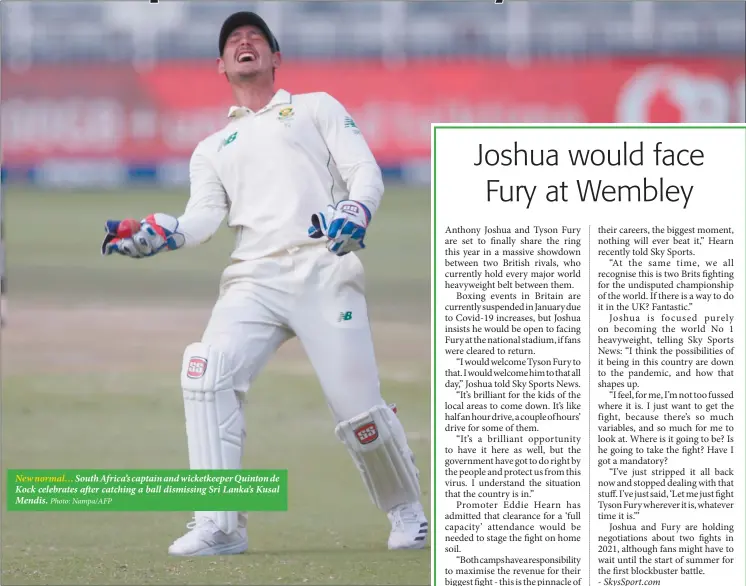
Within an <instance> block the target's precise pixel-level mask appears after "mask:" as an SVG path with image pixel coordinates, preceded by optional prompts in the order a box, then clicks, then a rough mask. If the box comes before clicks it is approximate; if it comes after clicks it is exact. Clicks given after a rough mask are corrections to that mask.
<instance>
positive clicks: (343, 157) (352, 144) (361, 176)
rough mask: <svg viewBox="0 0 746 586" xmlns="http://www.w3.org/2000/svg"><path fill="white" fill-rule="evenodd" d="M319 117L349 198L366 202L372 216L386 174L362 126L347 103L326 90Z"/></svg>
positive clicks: (320, 101) (317, 113)
mask: <svg viewBox="0 0 746 586" xmlns="http://www.w3.org/2000/svg"><path fill="white" fill-rule="evenodd" d="M316 119H317V123H318V127H319V131H320V132H321V134H322V136H323V137H324V141H325V142H326V146H327V147H328V148H329V152H330V153H331V156H332V158H333V160H334V163H335V165H336V167H337V169H338V170H339V174H340V175H341V176H342V179H344V181H345V183H346V184H347V189H348V190H349V192H350V199H351V200H354V201H359V202H360V203H362V204H363V205H365V207H367V208H368V210H369V211H370V213H371V216H373V215H374V214H375V213H376V210H377V209H378V206H379V205H380V203H381V199H382V198H383V191H384V188H383V178H382V175H381V168H380V167H379V166H378V163H377V162H376V159H375V157H374V156H373V153H372V152H371V150H370V147H369V146H368V143H367V142H366V140H365V138H363V135H362V133H361V132H360V129H359V128H358V127H357V125H356V124H355V121H354V120H353V119H352V116H350V114H349V113H348V112H347V110H346V109H345V107H344V106H343V105H342V104H341V103H339V101H337V100H336V99H335V98H334V97H332V96H331V95H329V94H326V93H322V94H320V99H319V101H318V105H317V110H316Z"/></svg>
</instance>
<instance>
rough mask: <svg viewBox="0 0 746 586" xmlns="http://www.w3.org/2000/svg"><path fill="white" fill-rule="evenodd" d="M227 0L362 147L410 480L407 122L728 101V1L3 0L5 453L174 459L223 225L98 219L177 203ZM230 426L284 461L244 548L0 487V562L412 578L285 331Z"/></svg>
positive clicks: (688, 113) (389, 386)
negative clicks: (372, 160)
mask: <svg viewBox="0 0 746 586" xmlns="http://www.w3.org/2000/svg"><path fill="white" fill-rule="evenodd" d="M242 9H254V10H256V11H257V12H259V13H260V14H262V15H263V16H264V17H265V18H266V20H267V21H268V23H269V24H270V26H271V27H272V28H273V29H274V31H275V33H276V35H277V36H278V38H279V40H280V44H281V46H282V49H283V53H284V56H285V59H286V61H285V65H284V66H283V67H282V69H281V70H280V71H279V72H278V83H279V85H280V86H282V87H284V88H286V89H288V90H290V91H291V92H295V93H299V92H304V91H327V92H329V93H331V94H333V95H335V96H336V97H337V98H338V99H340V100H341V101H342V102H343V103H344V104H345V105H346V106H347V107H348V109H349V110H350V111H351V113H352V115H353V116H354V117H355V119H356V122H357V123H358V126H359V127H360V128H361V129H362V131H363V133H364V134H365V136H366V137H367V139H368V141H369V143H370V145H371V147H372V148H373V150H374V151H375V153H376V155H377V156H378V159H379V161H380V163H381V165H382V167H383V168H384V172H385V175H386V179H387V195H386V199H385V202H384V205H383V206H382V208H381V211H380V212H379V216H378V218H377V221H376V229H375V230H373V231H372V233H371V235H370V239H369V246H368V248H367V249H366V251H365V254H363V255H361V259H362V260H363V262H364V264H365V265H366V269H367V275H368V289H369V301H370V313H371V320H372V322H373V326H374V335H375V337H376V343H377V348H378V358H379V361H380V367H381V377H382V384H383V389H384V393H385V395H386V397H387V398H388V399H389V400H392V401H394V402H396V403H397V404H398V405H399V406H400V413H401V415H402V419H403V420H404V423H405V425H406V427H407V429H408V431H409V432H410V439H411V441H412V446H413V448H414V449H415V451H416V453H417V454H418V456H419V461H420V465H421V468H422V474H423V484H424V485H425V486H426V487H428V486H429V473H430V462H429V458H428V455H429V453H430V427H431V419H430V411H429V406H430V398H429V397H430V373H431V365H430V328H429V319H430V317H429V316H430V307H429V305H430V304H429V299H430V296H429V295H430V266H429V265H430V244H429V234H430V228H429V224H430V203H429V188H428V187H429V179H430V163H429V156H430V154H429V147H430V123H431V122H469V121H475V122H617V121H618V122H718V123H723V122H744V121H745V114H744V112H745V103H746V93H745V81H744V74H745V69H746V63H745V61H744V52H745V51H746V46H745V38H746V30H745V28H744V25H745V23H746V4H744V3H743V2H738V1H735V2H692V1H686V2H673V1H665V0H664V1H661V2H655V3H653V2H645V1H629V2H614V1H608V2H568V1H558V2H551V3H549V2H533V1H531V2H511V1H510V0H507V3H506V4H505V5H504V6H496V5H494V3H493V2H492V0H483V1H479V2H466V1H459V2H437V1H430V2H397V1H387V2H349V1H348V2H323V1H311V2H223V1H217V0H210V1H206V2H197V1H194V2H174V1H172V0H161V2H160V3H159V4H157V5H150V4H149V3H148V2H147V1H146V0H141V1H137V0H132V1H128V2H110V1H106V2H103V1H102V2H93V1H90V2H73V1H58V2H44V1H40V0H33V1H32V2H20V1H14V0H11V1H8V0H4V1H3V2H2V3H0V23H1V24H2V38H1V42H2V45H1V48H2V80H1V81H2V88H1V89H2V110H1V113H2V120H1V124H0V131H1V132H0V138H1V140H2V195H3V198H2V199H3V204H2V206H3V213H2V216H1V217H0V224H2V225H1V226H0V240H2V241H3V244H4V245H5V246H7V280H5V279H3V281H4V282H3V291H5V290H6V289H7V291H8V294H9V301H10V303H9V307H8V314H7V318H8V320H7V323H6V325H5V327H4V329H3V331H2V354H1V358H2V382H3V389H2V423H3V425H2V436H3V442H2V458H3V468H4V469H7V468H28V467H50V468H62V467H70V468H73V467H75V468H97V467H100V468H125V467H132V468H147V467H152V468H159V467H161V468H171V467H181V466H183V467H185V466H186V449H185V441H184V435H183V416H182V409H183V408H182V404H181V397H180V393H179V391H178V388H177V385H178V370H179V367H180V362H181V353H182V351H183V348H184V347H185V346H186V344H188V343H190V342H193V341H194V340H195V339H197V338H198V337H199V336H200V335H201V332H202V328H203V326H204V324H205V321H206V319H207V317H208V315H209V311H210V308H211V305H212V302H213V301H214V298H215V295H216V293H217V280H218V277H219V275H220V272H221V271H222V270H223V267H224V266H225V265H226V262H227V258H228V257H227V255H228V253H229V252H230V250H231V244H232V241H231V235H230V233H229V232H227V231H223V232H222V233H221V235H220V236H219V237H217V238H216V239H215V240H213V241H211V242H210V243H208V244H206V245H204V246H203V247H201V248H199V249H196V250H190V251H180V252H179V253H177V254H174V255H162V256H159V257H156V258H153V259H148V260H147V261H141V262H127V259H121V258H114V259H102V258H101V257H100V256H99V245H100V241H101V237H102V230H103V222H104V221H105V220H106V219H107V218H110V217H113V218H122V217H126V216H135V217H144V216H145V215H147V214H148V213H151V212H154V211H164V212H168V213H172V214H175V215H178V214H179V213H180V212H181V210H182V209H183V206H184V204H185V202H186V197H187V189H186V187H187V165H188V159H189V156H190V154H191V152H192V149H193V148H194V146H195V144H196V143H197V142H198V141H199V140H200V139H202V138H203V137H204V136H206V135H207V134H209V133H210V132H212V131H213V130H215V129H217V128H219V127H220V126H221V125H223V124H224V121H225V114H226V112H227V108H228V107H229V106H230V105H231V95H230V92H229V89H228V87H227V84H226V83H225V82H224V80H223V79H222V78H221V77H219V76H218V75H217V73H216V71H215V58H216V52H217V48H216V47H217V32H218V29H219V26H220V24H221V22H222V21H223V19H224V18H225V17H226V16H227V15H228V14H229V13H231V12H233V11H234V10H242ZM6 229H7V233H6ZM4 260H5V259H4V255H3V261H4ZM247 429H248V433H249V442H248V445H247V453H246V465H247V467H261V466H266V467H281V468H288V469H289V470H290V471H291V472H290V479H291V485H292V486H293V488H291V509H292V511H291V513H289V514H287V515H279V516H277V515H274V516H273V515H254V516H253V517H252V522H251V523H252V525H251V530H250V534H251V539H252V548H253V549H254V551H255V552H256V555H255V556H254V557H249V558H247V559H240V560H228V561H223V560H221V562H220V564H215V562H211V561H204V562H203V561H201V560H199V561H195V562H191V561H185V562H174V561H170V560H167V559H166V556H165V554H164V552H165V548H166V547H167V545H168V544H169V543H170V541H171V540H172V539H173V538H175V537H177V536H178V535H180V534H181V533H182V532H183V530H184V526H183V523H184V522H185V521H186V519H185V518H184V516H183V515H181V514H173V513H164V514H158V515H138V514H125V513H118V514H102V513H97V514H96V515H86V514H85V513H81V514H70V513H65V514H50V513H41V514H39V515H41V517H40V516H37V515H34V514H19V513H12V514H8V513H7V512H6V511H5V510H4V511H3V512H4V514H3V516H2V533H3V535H2V537H3V539H2V553H3V555H2V572H3V575H2V580H0V581H1V582H2V583H3V584H56V583H66V584H88V583H99V584H114V583H116V584H145V583H150V584H166V583H175V584H176V583H180V584H187V583H189V584H215V583H242V584H262V583H264V584H266V583H270V582H272V583H285V584H287V583H292V584H296V583H305V584H322V583H323V584H327V583H346V584H381V583H387V584H425V583H429V558H428V556H429V552H424V555H419V554H422V553H423V552H419V554H418V552H413V553H412V555H408V554H405V555H403V556H398V557H396V558H392V557H391V556H389V554H388V552H386V551H385V548H384V547H383V545H384V544H385V536H386V534H387V527H386V521H385V519H383V518H382V517H381V516H380V515H379V514H378V513H377V512H376V511H375V510H372V507H371V506H370V504H369V503H368V500H367V496H366V495H365V494H364V493H363V491H362V488H361V486H360V484H359V480H358V478H357V475H356V472H355V471H354V470H353V468H352V466H351V463H350V462H349V458H348V456H347V454H346V452H345V451H344V450H343V449H342V448H341V447H340V446H339V444H338V443H337V442H336V439H335V438H334V437H333V434H332V429H331V420H330V418H329V415H328V412H327V411H326V407H325V404H324V403H323V400H322V398H321V392H320V389H319V387H318V383H317V382H316V380H315V377H314V375H313V373H312V372H311V371H310V369H309V367H308V364H307V361H306V360H305V357H304V356H303V354H302V352H301V351H300V349H299V346H298V345H297V344H294V343H291V344H288V346H287V347H286V348H283V349H282V350H281V352H280V353H279V354H278V356H277V358H276V359H275V360H274V361H273V362H271V363H270V365H269V366H268V369H267V371H266V374H265V375H263V376H262V377H260V380H259V381H258V382H257V386H256V387H255V388H254V389H252V398H251V406H250V408H249V409H248V410H247ZM278 430H285V431H286V432H287V433H278ZM298 438H302V441H301V442H298ZM294 478H297V479H302V482H298V483H294V482H293V479H294ZM343 487H345V488H343ZM349 487H352V488H349ZM426 500H427V501H428V502H429V490H427V489H426ZM3 507H4V505H3ZM394 560H396V561H394Z"/></svg>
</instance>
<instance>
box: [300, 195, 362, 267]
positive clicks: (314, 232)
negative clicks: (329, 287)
mask: <svg viewBox="0 0 746 586" xmlns="http://www.w3.org/2000/svg"><path fill="white" fill-rule="evenodd" d="M369 223H370V211H369V210H368V208H366V207H365V206H364V205H363V204H361V203H360V202H357V201H352V200H345V201H341V202H339V203H338V204H337V205H336V206H332V205H329V206H327V208H326V211H325V212H319V213H317V214H314V215H313V216H311V227H310V228H309V229H308V235H309V236H310V237H311V238H322V237H324V236H326V237H327V238H328V239H329V242H328V243H327V245H326V247H327V248H328V249H329V251H330V252H333V253H334V254H336V255H337V256H344V255H345V254H348V253H350V252H354V251H356V250H360V249H362V248H365V243H364V242H363V240H364V239H365V232H366V230H367V229H368V224H369Z"/></svg>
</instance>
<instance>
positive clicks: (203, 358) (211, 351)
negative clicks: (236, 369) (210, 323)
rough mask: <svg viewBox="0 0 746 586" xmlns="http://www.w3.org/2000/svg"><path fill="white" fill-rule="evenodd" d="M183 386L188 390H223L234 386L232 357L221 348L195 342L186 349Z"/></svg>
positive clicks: (183, 362) (183, 363) (182, 369)
mask: <svg viewBox="0 0 746 586" xmlns="http://www.w3.org/2000/svg"><path fill="white" fill-rule="evenodd" d="M181 386H182V388H183V389H184V390H187V391H203V392H205V391H222V390H227V389H232V388H233V368H232V366H231V363H230V357H229V356H228V355H227V354H226V353H225V352H223V351H222V350H221V349H220V348H218V347H216V346H212V345H210V344H205V343H203V342H195V343H193V344H189V346H187V347H186V349H185V350H184V357H183V361H182V367H181Z"/></svg>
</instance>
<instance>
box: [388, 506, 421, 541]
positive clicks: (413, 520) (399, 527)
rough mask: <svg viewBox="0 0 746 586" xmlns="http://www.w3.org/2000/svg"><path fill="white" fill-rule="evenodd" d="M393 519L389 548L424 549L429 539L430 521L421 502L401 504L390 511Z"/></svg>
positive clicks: (391, 519) (390, 517)
mask: <svg viewBox="0 0 746 586" xmlns="http://www.w3.org/2000/svg"><path fill="white" fill-rule="evenodd" d="M388 516H389V521H391V534H390V535H389V549H422V548H423V547H425V540H426V539H427V531H428V523H427V518H426V517H425V512H424V511H423V510H422V505H421V504H420V503H412V504H409V505H399V506H398V507H394V508H393V509H391V510H390V511H389V513H388Z"/></svg>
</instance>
